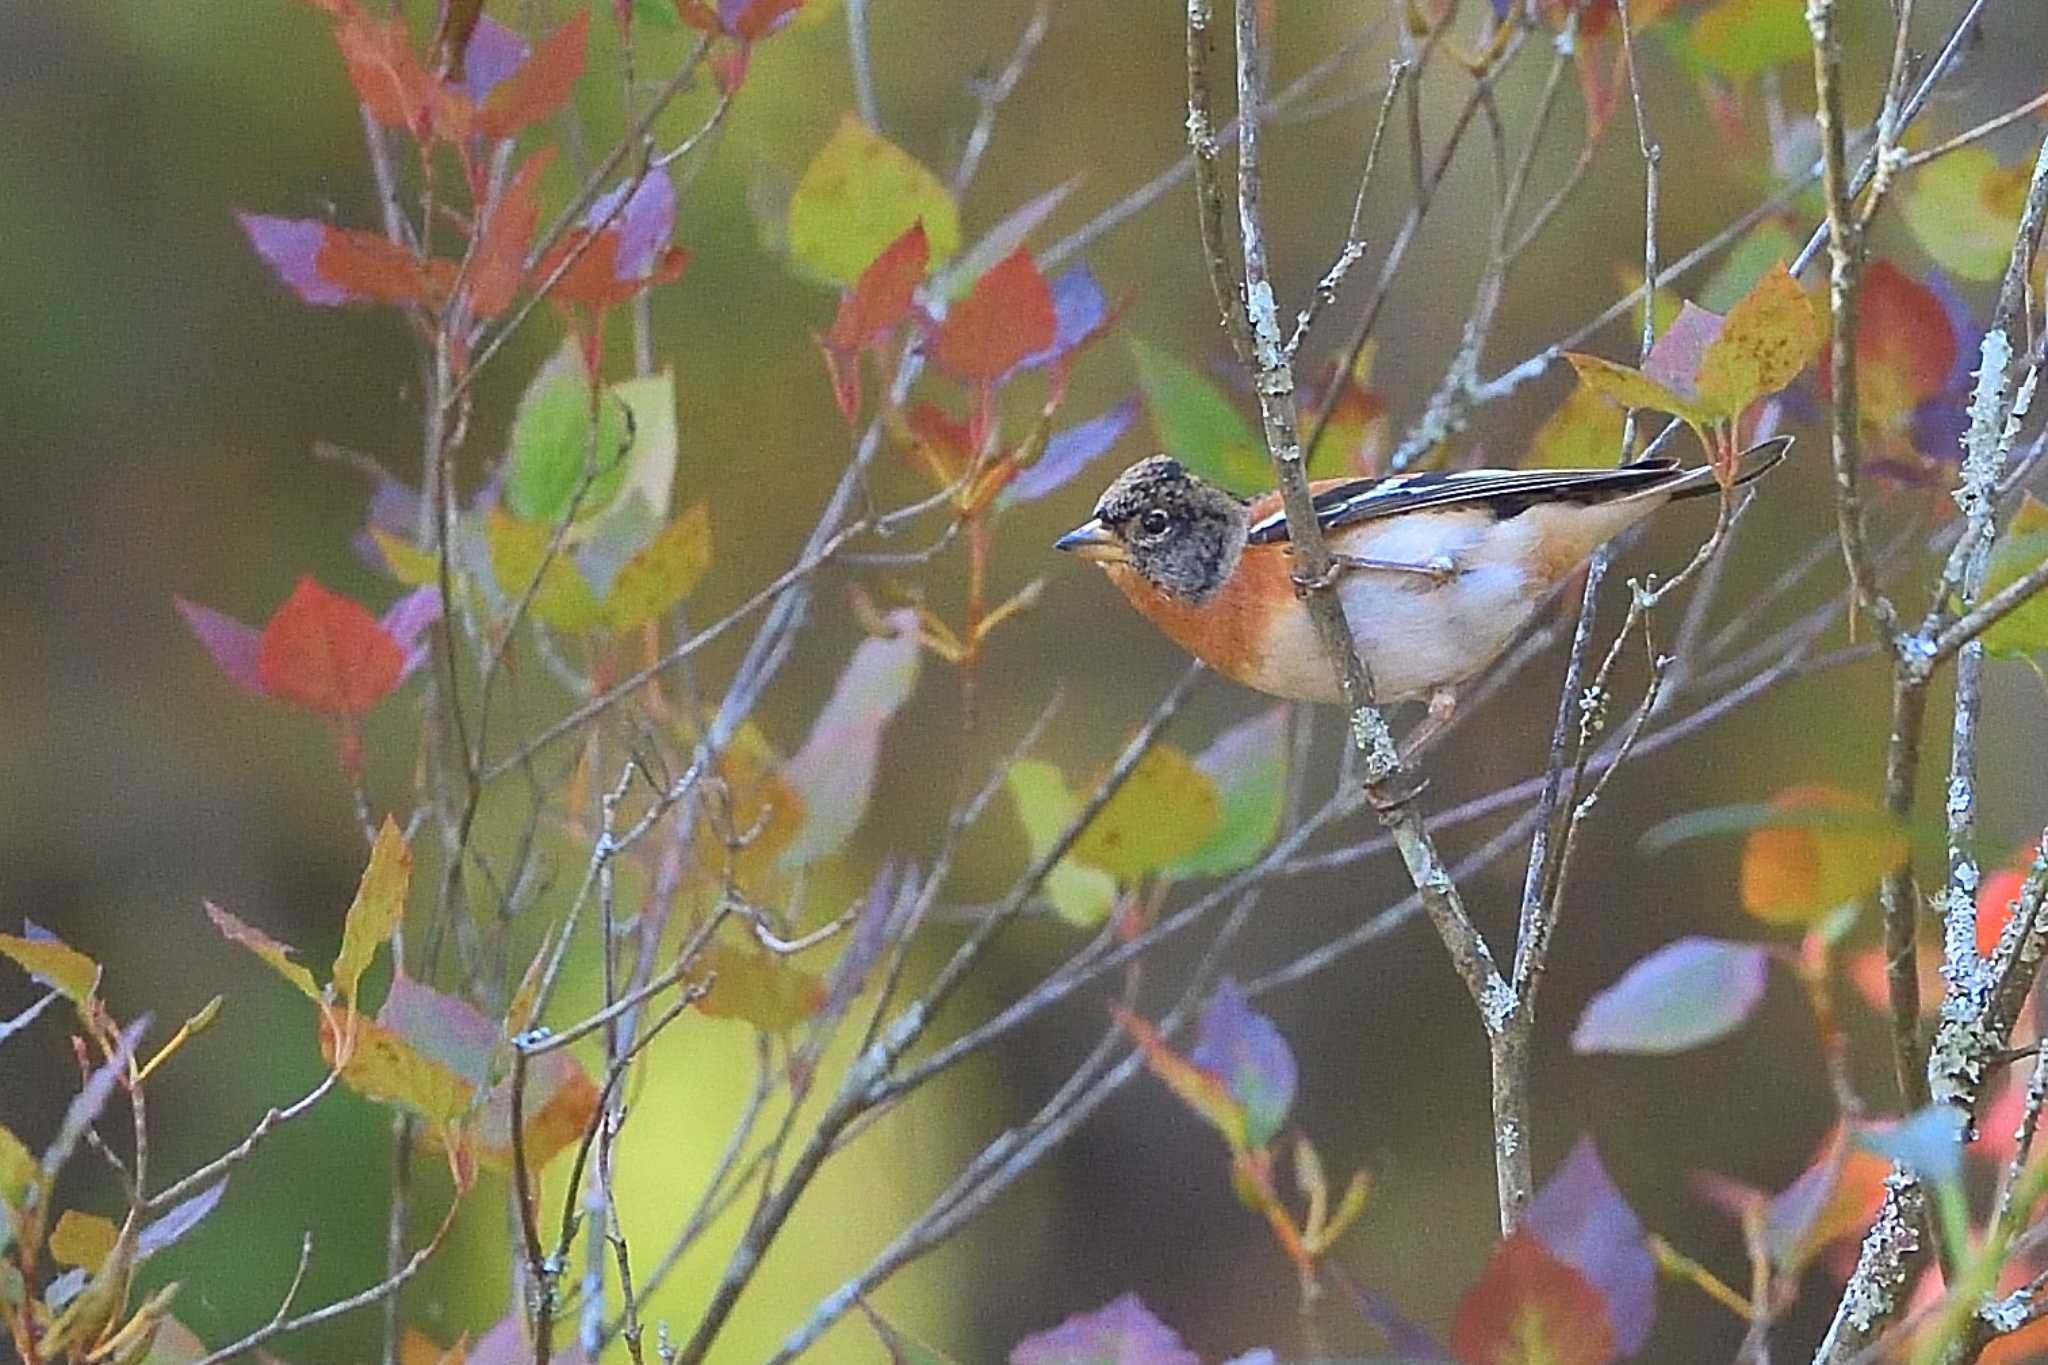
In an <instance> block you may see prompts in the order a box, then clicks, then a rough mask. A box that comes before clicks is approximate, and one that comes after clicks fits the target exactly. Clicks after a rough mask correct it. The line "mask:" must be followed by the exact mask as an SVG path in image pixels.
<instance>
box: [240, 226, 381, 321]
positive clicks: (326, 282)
mask: <svg viewBox="0 0 2048 1365" xmlns="http://www.w3.org/2000/svg"><path fill="white" fill-rule="evenodd" d="M235 217H237V218H239V219H240V220H241V222H242V231H243V232H245V233H247V234H248V237H249V245H250V246H253V247H255V248H256V254H257V255H258V256H261V257H262V258H263V259H264V260H265V261H266V262H268V263H269V265H270V268H271V269H272V270H275V271H276V272H277V277H278V278H279V279H281V280H283V281H284V283H285V286H286V287H287V288H288V289H290V290H291V291H292V292H293V293H294V294H297V295H298V296H299V297H300V298H301V299H303V300H304V301H305V302H307V303H317V304H323V305H326V306H329V307H332V306H334V305H336V304H343V303H348V302H350V301H351V300H353V299H355V298H356V297H357V295H356V294H355V292H354V291H352V290H348V289H344V288H342V287H341V286H340V285H338V284H336V283H335V282H334V281H332V280H330V279H328V278H327V277H326V276H325V275H322V274H321V273H320V266H319V259H320V243H321V241H322V240H323V239H324V238H325V237H326V235H327V228H326V226H325V225H324V224H322V223H320V222H319V221H318V220H317V219H313V218H273V217H271V216H270V215H269V214H267V213H238V214H236V215H235Z"/></svg>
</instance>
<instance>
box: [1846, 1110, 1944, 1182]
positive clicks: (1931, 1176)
mask: <svg viewBox="0 0 2048 1365" xmlns="http://www.w3.org/2000/svg"><path fill="white" fill-rule="evenodd" d="M1964 1123H1965V1115H1964V1114H1963V1112H1962V1111H1961V1110H1960V1109H1957V1108H1955V1107H1954V1106H1952V1105H1946V1104H1930V1105H1928V1106H1927V1107H1926V1108H1924V1109H1922V1110H1920V1111H1919V1112H1917V1113H1914V1114H1909V1115H1907V1116H1906V1117H1905V1118H1902V1119H1900V1120H1899V1121H1898V1122H1897V1123H1893V1124H1889V1125H1887V1126H1886V1127H1883V1128H1865V1129H1863V1130H1862V1131H1860V1132H1858V1133H1857V1134H1856V1141H1857V1142H1859V1143H1861V1144H1862V1145H1863V1146H1864V1147H1866V1148H1868V1149H1869V1150H1870V1151H1873V1152H1876V1153H1877V1154H1878V1155H1879V1156H1881V1157H1886V1158H1888V1159H1890V1160H1892V1161H1896V1162H1898V1163H1899V1164H1900V1165H1902V1166H1910V1167H1911V1168H1912V1169H1913V1170H1915V1171H1917V1172H1918V1173H1919V1174H1920V1176H1921V1178H1922V1179H1925V1180H1931V1181H1933V1182H1934V1183H1935V1184H1937V1185H1952V1184H1954V1183H1955V1182H1956V1181H1958V1180H1961V1179H1962V1178H1963V1126H1964Z"/></svg>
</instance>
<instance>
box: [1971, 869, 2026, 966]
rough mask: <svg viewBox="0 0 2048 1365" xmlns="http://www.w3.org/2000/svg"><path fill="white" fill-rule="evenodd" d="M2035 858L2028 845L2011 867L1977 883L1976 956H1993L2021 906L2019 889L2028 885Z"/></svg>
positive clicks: (1989, 873)
mask: <svg viewBox="0 0 2048 1365" xmlns="http://www.w3.org/2000/svg"><path fill="white" fill-rule="evenodd" d="M2033 861H2034V850H2033V849H2031V848H2029V849H2026V850H2025V851H2023V852H2022V853H2021V854H2020V856H2019V857H2017V858H2015V859H2013V861H2012V864H2011V865H2010V866H2008V867H2002V868H1999V869H1998V870H1997V871H1995V872H1987V873H1985V874H1984V879H1983V880H1982V881H1981V882H1979V883H1977V956H1979V957H1990V956H1991V954H1992V953H1993V952H1994V951H1996V950H1997V948H1998V940H1999V938H2000V936H2001V935H2003V934H2004V933H2005V926H2006V925H2007V924H2008V923H2009V922H2011V920H2012V912H2013V911H2014V910H2015V909H2017V908H2018V906H2019V899H2020V891H2021V888H2023V887H2024V886H2025V885H2026V884H2027V870H2028V868H2029V867H2030V866H2031V865H2032V863H2033Z"/></svg>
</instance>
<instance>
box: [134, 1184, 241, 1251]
mask: <svg viewBox="0 0 2048 1365" xmlns="http://www.w3.org/2000/svg"><path fill="white" fill-rule="evenodd" d="M227 1192H228V1182H227V1180H226V1179H225V1178H222V1179H220V1180H217V1181H215V1182H214V1183H213V1185H212V1186H211V1187H210V1188H208V1189H206V1190H204V1191H202V1192H201V1193H199V1194H195V1195H193V1196H192V1197H191V1198H190V1199H187V1200H186V1201H185V1202H184V1203H182V1204H180V1205H178V1207H176V1208H174V1209H172V1210H171V1211H170V1212H169V1213H167V1214H165V1215H164V1216H163V1217H161V1218H159V1219H157V1220H156V1221H155V1222H154V1223H151V1224H150V1225H149V1226H148V1227H146V1228H144V1229H143V1230H142V1236H140V1237H138V1238H137V1239H136V1241H135V1259H136V1260H137V1261H146V1260H148V1259H149V1258H150V1257H152V1256H154V1255H156V1254H157V1253H158V1252H159V1251H162V1250H163V1249H164V1248H165V1247H167V1246H171V1245H172V1244H174V1243H175V1242H177V1241H178V1239H179V1238H181V1237H183V1236H184V1235H185V1234H186V1233H188V1232H190V1231H192V1229H193V1228H196V1227H198V1226H199V1224H200V1222H201V1221H202V1220H203V1219H204V1218H205V1217H206V1215H207V1214H209V1213H212V1212H213V1206H214V1205H215V1204H218V1203H219V1202H220V1197H221V1196H222V1195H224V1194H226V1193H227Z"/></svg>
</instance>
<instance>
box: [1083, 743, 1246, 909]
mask: <svg viewBox="0 0 2048 1365" xmlns="http://www.w3.org/2000/svg"><path fill="white" fill-rule="evenodd" d="M1222 821H1223V795H1222V793H1221V792H1219V791H1217V789H1216V783H1215V782H1214V781H1212V780H1211V779H1210V778H1209V776H1208V774H1206V773H1204V772H1202V771H1201V770H1200V769H1199V768H1197V767H1195V764H1194V760H1193V759H1191V758H1189V757H1188V756H1187V754H1186V753H1185V752H1184V751H1182V750H1180V749H1176V748H1174V747H1173V746H1172V745H1170V744H1155V745H1153V746H1152V747H1151V748H1150V749H1148V750H1147V751H1146V753H1145V756H1144V757H1143V758H1141V759H1139V760H1138V766H1137V767H1136V768H1135V769H1133V770H1132V772H1131V775H1130V776H1129V777H1127V778H1125V779H1124V784H1123V785H1122V786H1121V787H1118V788H1117V789H1116V795H1114V796H1112V797H1110V798H1109V800H1108V801H1107V802H1106V803H1105V804H1104V805H1103V807H1102V809H1101V810H1099V811H1097V812H1096V813H1095V818H1094V819H1093V820H1090V821H1089V822H1088V828H1086V829H1084V830H1082V831H1081V837H1080V838H1079V839H1076V840H1075V841H1074V856H1075V857H1076V858H1078V859H1080V860H1081V861H1082V862H1084V863H1087V864H1089V865H1090V866H1091V867H1099V868H1101V869H1102V870H1103V871H1104V872H1108V873H1111V874H1113V875H1115V876H1117V877H1120V878H1123V879H1124V880H1126V881H1135V880H1137V879H1138V878H1140V877H1144V876H1147V875H1149V874H1151V873H1153V872H1157V871H1159V870H1160V869H1161V868H1163V867H1165V866H1166V865H1167V864H1168V863H1171V862H1174V861H1176V860H1178V859H1181V858H1185V857H1187V856H1188V855H1189V854H1191V853H1193V852H1194V851H1195V850H1196V849H1198V848H1200V847H1202V845H1203V844H1205V843H1207V842H1208V841H1209V837H1210V835H1211V834H1213V833H1214V832H1215V831H1216V828H1217V827H1218V826H1219V825H1220V824H1221V823H1222Z"/></svg>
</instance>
